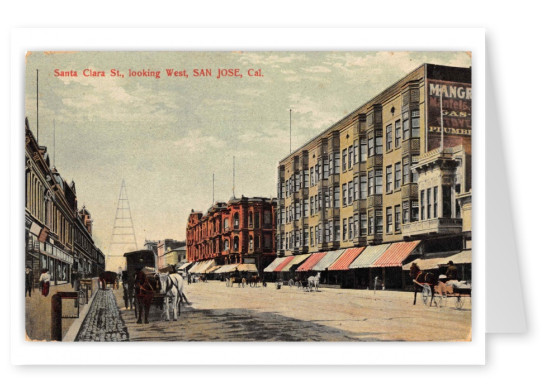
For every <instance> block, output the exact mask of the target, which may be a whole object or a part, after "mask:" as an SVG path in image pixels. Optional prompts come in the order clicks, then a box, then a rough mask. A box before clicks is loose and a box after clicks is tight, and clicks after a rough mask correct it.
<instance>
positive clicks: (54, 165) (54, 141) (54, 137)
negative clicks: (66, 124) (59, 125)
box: [54, 118, 55, 167]
mask: <svg viewBox="0 0 551 391" xmlns="http://www.w3.org/2000/svg"><path fill="white" fill-rule="evenodd" d="M54 167H55V118H54Z"/></svg>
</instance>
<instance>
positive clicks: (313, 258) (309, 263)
mask: <svg viewBox="0 0 551 391" xmlns="http://www.w3.org/2000/svg"><path fill="white" fill-rule="evenodd" d="M326 254H327V253H326V252H322V253H312V254H309V255H310V257H309V258H308V259H307V260H306V262H304V263H303V264H302V265H300V266H299V267H298V268H297V272H307V271H309V270H312V267H313V266H314V265H315V264H317V263H318V262H319V261H320V260H321V259H322V258H323V257H324V256H325V255H326Z"/></svg>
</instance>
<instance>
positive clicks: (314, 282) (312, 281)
mask: <svg viewBox="0 0 551 391" xmlns="http://www.w3.org/2000/svg"><path fill="white" fill-rule="evenodd" d="M320 278H321V273H320V272H318V274H316V275H315V276H310V277H308V289H309V290H310V291H311V290H313V289H315V290H316V292H318V291H319V286H320Z"/></svg>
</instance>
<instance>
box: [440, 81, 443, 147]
mask: <svg viewBox="0 0 551 391" xmlns="http://www.w3.org/2000/svg"><path fill="white" fill-rule="evenodd" d="M440 148H441V149H442V153H443V152H444V110H443V109H442V87H440Z"/></svg>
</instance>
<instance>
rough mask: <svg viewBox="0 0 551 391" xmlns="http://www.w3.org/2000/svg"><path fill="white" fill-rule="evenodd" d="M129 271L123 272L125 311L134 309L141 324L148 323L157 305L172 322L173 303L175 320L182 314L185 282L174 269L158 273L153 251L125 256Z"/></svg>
mask: <svg viewBox="0 0 551 391" xmlns="http://www.w3.org/2000/svg"><path fill="white" fill-rule="evenodd" d="M124 256H125V258H126V271H125V272H124V273H123V289H124V298H125V306H126V308H130V309H132V308H133V309H134V314H135V315H136V317H137V318H138V323H142V313H143V315H144V321H145V323H148V320H149V319H148V317H149V309H150V307H151V305H156V306H157V307H158V308H161V309H162V315H164V317H165V318H166V320H170V313H169V305H170V304H172V308H173V312H174V320H176V319H177V317H178V315H179V313H180V303H181V301H182V300H183V301H185V302H186V303H188V304H189V302H188V301H187V298H186V297H185V295H184V293H183V287H184V279H183V277H182V276H181V275H179V274H178V273H176V272H175V271H174V270H169V269H166V270H157V269H156V268H155V254H154V253H153V251H151V250H139V251H133V252H129V253H126V254H124Z"/></svg>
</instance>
